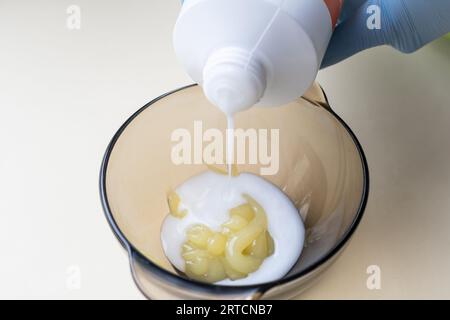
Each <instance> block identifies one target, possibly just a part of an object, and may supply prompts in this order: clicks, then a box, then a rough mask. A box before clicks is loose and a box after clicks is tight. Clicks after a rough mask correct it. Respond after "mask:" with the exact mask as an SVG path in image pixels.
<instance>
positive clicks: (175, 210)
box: [167, 191, 187, 219]
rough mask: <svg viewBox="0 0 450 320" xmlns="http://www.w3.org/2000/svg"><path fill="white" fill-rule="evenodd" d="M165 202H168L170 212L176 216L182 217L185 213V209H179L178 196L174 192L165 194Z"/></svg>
mask: <svg viewBox="0 0 450 320" xmlns="http://www.w3.org/2000/svg"><path fill="white" fill-rule="evenodd" d="M167 202H168V204H169V210H170V214H171V215H173V216H174V217H176V218H180V219H182V218H184V216H186V214H187V210H180V202H181V200H180V196H179V195H178V194H177V193H176V192H175V191H171V192H169V194H168V196H167Z"/></svg>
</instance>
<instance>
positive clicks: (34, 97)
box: [0, 0, 450, 299]
mask: <svg viewBox="0 0 450 320" xmlns="http://www.w3.org/2000/svg"><path fill="white" fill-rule="evenodd" d="M70 4H77V5H79V6H80V7H81V9H82V29H81V30H79V31H69V30H68V29H67V28H66V17H67V14H66V9H67V7H68V6H69V5H70ZM178 10H179V3H178V1H177V0H170V1H169V0H152V1H149V0H141V1H137V0H133V1H106V0H95V1H92V0H89V1H88V0H75V1H66V0H60V1H56V0H54V1H48V0H47V1H44V0H41V1H12V0H9V1H6V0H1V1H0V121H1V125H0V146H1V153H0V155H1V157H0V195H1V196H0V199H1V200H0V219H1V220H0V221H1V222H0V257H1V259H0V298H111V299H133V298H137V299H140V298H142V296H141V295H140V293H139V292H138V290H137V289H136V288H135V286H134V284H133V282H132V280H131V276H130V272H129V270H128V260H127V257H126V255H125V253H124V251H123V250H122V248H121V247H120V245H119V244H118V242H117V241H116V239H115V237H114V235H113V233H112V232H111V231H110V229H109V226H108V225H107V223H106V220H105V218H104V217H103V213H102V210H101V207H100V201H99V196H98V188H97V180H98V172H99V167H100V162H101V159H102V156H103V153H104V150H105V148H106V146H107V144H108V142H109V140H110V138H111V137H112V135H113V134H114V132H115V131H116V129H117V128H118V127H119V126H120V125H121V123H122V122H123V121H124V120H125V119H126V118H127V117H128V116H129V115H130V114H131V113H133V112H134V111H135V110H136V109H137V108H138V107H140V106H142V105H143V104H145V103H146V102H147V101H149V100H151V99H152V98H154V97H156V96H158V95H159V94H161V93H164V92H166V91H169V90H172V89H174V88H177V87H179V86H182V85H184V84H187V83H190V81H189V79H188V78H187V77H186V75H185V74H184V72H183V70H182V68H181V67H180V66H179V65H178V64H177V61H176V59H175V56H174V54H173V50H172V46H171V31H172V27H173V23H174V21H175V19H176V16H177V12H178ZM319 80H320V82H321V83H322V85H323V86H324V88H325V90H326V91H327V94H328V96H329V99H330V101H331V103H332V105H333V107H334V109H335V110H336V111H337V112H338V113H339V114H340V115H341V116H342V117H343V118H344V119H345V120H346V121H347V123H348V124H349V125H350V126H351V127H352V128H353V130H354V131H355V133H356V135H357V136H358V137H359V139H360V141H361V143H362V145H363V147H364V149H365V151H366V154H367V157H368V161H369V165H370V169H371V194H370V200H369V204H368V207H367V211H366V216H365V218H364V220H363V221H362V224H361V226H360V228H359V230H358V231H357V233H356V235H355V237H354V239H353V241H352V243H351V244H350V246H349V247H348V249H347V250H346V251H345V253H344V254H343V256H342V257H341V258H340V259H339V260H338V262H337V263H336V264H335V265H334V266H333V267H332V268H331V269H330V270H329V271H328V272H327V273H326V275H325V276H324V278H323V279H322V280H321V282H320V283H319V284H317V285H316V286H315V287H313V288H312V289H311V290H309V291H308V292H306V293H305V294H304V295H302V296H301V297H300V298H305V299H316V298H344V299H346V298H363V299H366V298H388V299H390V298H447V299H448V298H450V273H449V270H450V249H449V247H450V233H449V230H450V213H449V211H450V196H449V194H450V142H449V137H450V106H449V101H450V41H449V42H446V41H442V40H441V41H438V42H435V43H433V44H432V45H430V46H428V47H426V48H425V49H423V50H421V51H419V52H417V53H415V54H413V55H409V56H405V55H402V54H400V53H397V52H395V51H393V50H391V49H389V48H379V49H375V50H372V51H370V52H365V53H362V54H360V55H358V56H357V57H354V58H353V59H351V60H348V61H346V62H344V63H341V64H339V65H338V66H335V67H332V68H329V69H327V70H325V71H323V72H321V74H320V76H319ZM372 264H376V265H379V266H380V267H381V270H382V289H381V290H379V291H370V290H368V289H367V288H366V279H367V274H366V268H367V267H368V266H369V265H372ZM71 266H76V267H77V268H79V270H80V271H81V287H80V288H79V289H78V290H73V289H70V286H67V281H68V280H70V277H69V278H68V274H70V273H68V271H70V269H69V268H70V267H71Z"/></svg>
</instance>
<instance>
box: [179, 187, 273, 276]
mask: <svg viewBox="0 0 450 320" xmlns="http://www.w3.org/2000/svg"><path fill="white" fill-rule="evenodd" d="M244 198H245V199H246V201H247V202H246V203H245V204H243V205H240V206H238V207H236V208H233V209H231V210H230V219H229V220H228V221H227V222H225V223H224V224H223V225H222V230H221V231H220V232H215V231H212V230H211V229H209V228H208V227H207V226H205V225H201V224H198V225H194V226H192V227H191V228H189V229H188V231H187V233H186V235H187V241H186V242H185V243H184V245H183V247H182V256H183V259H184V261H185V273H186V275H187V276H188V277H190V278H192V279H195V280H198V281H202V282H209V283H214V282H218V281H221V280H224V279H231V280H237V279H242V278H245V277H247V276H248V275H249V274H250V273H252V272H255V271H256V270H258V269H259V267H260V266H261V264H262V263H263V261H264V259H266V258H267V257H269V256H271V255H272V254H273V252H274V242H273V239H272V237H271V235H270V233H269V231H268V230H267V217H266V213H265V211H264V209H263V208H262V207H261V206H260V205H259V204H258V203H257V202H256V201H255V200H254V199H253V198H252V197H250V196H249V195H244Z"/></svg>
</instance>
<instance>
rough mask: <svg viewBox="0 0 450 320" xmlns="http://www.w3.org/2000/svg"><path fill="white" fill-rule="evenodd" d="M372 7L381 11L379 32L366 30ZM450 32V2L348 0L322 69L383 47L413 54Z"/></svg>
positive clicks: (427, 0) (438, 0) (431, 0)
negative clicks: (370, 49) (369, 10)
mask: <svg viewBox="0 0 450 320" xmlns="http://www.w3.org/2000/svg"><path fill="white" fill-rule="evenodd" d="M372 5H376V6H378V7H379V8H380V16H381V26H380V27H381V28H380V29H373V30H371V29H369V28H368V27H367V21H368V19H369V18H370V17H371V14H373V12H372V11H371V12H370V13H368V8H370V6H372ZM448 32H450V0H346V1H345V2H344V8H343V12H342V15H341V19H340V22H339V24H338V26H337V27H336V30H335V32H334V34H333V37H332V39H331V43H330V45H329V47H328V51H327V53H326V55H325V58H324V60H323V62H322V68H324V67H327V66H330V65H333V64H335V63H338V62H340V61H342V60H344V59H346V58H348V57H350V56H352V55H354V54H356V53H358V52H360V51H362V50H365V49H369V48H372V47H376V46H380V45H390V46H392V47H394V48H396V49H398V50H400V51H402V52H405V53H410V52H414V51H416V50H418V49H420V48H421V47H423V46H424V45H426V44H427V43H429V42H431V41H433V40H435V39H437V38H439V37H441V36H443V35H445V34H446V33H448Z"/></svg>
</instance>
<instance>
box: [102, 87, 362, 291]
mask: <svg viewBox="0 0 450 320" xmlns="http://www.w3.org/2000/svg"><path fill="white" fill-rule="evenodd" d="M195 86H197V84H191V85H187V86H184V87H181V88H178V89H175V90H173V91H170V92H168V93H165V94H163V95H161V96H159V97H157V98H155V99H153V100H152V101H150V102H148V103H147V104H145V105H144V106H143V107H142V108H140V109H139V110H138V111H136V112H135V113H134V114H133V115H132V116H131V117H129V118H128V119H127V121H125V123H124V124H123V125H122V126H121V127H120V128H119V130H118V131H117V132H116V133H115V135H114V136H113V138H112V140H111V142H110V143H109V145H108V147H107V149H106V152H105V155H104V158H103V161H102V164H101V169H100V181H99V182H100V199H101V203H102V207H103V211H104V214H105V216H106V219H107V220H108V223H109V225H110V227H111V229H112V230H113V232H114V234H115V235H116V237H117V239H118V240H119V242H120V243H121V244H122V246H123V247H124V248H125V249H126V250H127V251H128V253H129V256H130V259H133V258H137V259H138V260H139V261H140V262H141V263H144V264H145V265H146V267H147V268H149V270H150V271H151V272H152V273H154V274H156V275H158V276H160V277H162V278H164V279H165V280H166V281H168V282H170V283H172V284H173V285H174V286H179V287H184V288H187V289H189V290H196V291H200V292H208V293H215V294H219V295H227V294H236V293H242V292H255V293H260V294H263V293H264V292H266V291H268V290H270V289H271V288H274V287H277V286H280V285H283V284H286V283H288V282H291V281H294V280H296V279H299V278H302V277H304V276H307V275H308V274H310V273H312V272H313V271H314V270H316V269H318V268H319V267H321V266H322V265H325V263H326V262H327V261H328V260H330V259H332V258H333V257H334V256H335V255H336V254H338V253H339V252H340V251H341V249H343V248H344V247H345V245H346V244H347V243H348V241H349V240H350V238H351V237H352V236H353V234H354V232H355V230H356V229H357V227H358V225H359V223H360V222H361V219H362V217H363V215H364V211H365V208H366V205H367V201H368V197H369V181H370V180H369V166H368V163H367V159H366V156H365V154H364V151H363V148H362V146H361V144H360V142H359V141H358V139H357V138H356V135H355V134H354V133H353V131H352V130H351V129H350V127H349V126H348V125H347V124H346V123H345V122H344V121H343V120H342V118H341V117H340V116H339V115H337V114H336V113H335V112H334V111H333V110H332V109H330V108H326V110H327V111H328V112H330V113H331V114H332V115H333V116H334V117H335V118H336V119H338V120H339V122H340V123H341V124H342V125H343V126H344V128H345V129H346V130H347V132H348V133H349V134H350V136H351V138H352V140H353V142H354V144H355V146H356V148H357V149H358V152H359V155H360V158H361V163H362V166H363V183H364V185H363V194H362V198H361V202H360V205H359V208H358V210H357V214H356V216H355V218H354V220H353V222H352V224H351V226H350V227H349V229H348V230H347V232H346V233H345V235H344V236H343V237H342V239H341V240H340V241H339V243H337V244H336V245H335V247H334V248H333V249H332V250H330V251H329V252H328V253H327V254H326V255H324V256H323V257H322V258H321V259H319V260H318V261H317V262H315V263H314V264H312V265H311V266H309V267H308V268H306V269H305V270H303V271H302V272H300V273H298V274H294V275H290V276H288V277H285V278H282V279H280V280H276V281H272V282H267V283H262V284H254V285H245V286H224V285H217V284H208V283H203V282H199V281H194V280H189V279H186V278H182V277H180V276H178V275H176V274H174V273H172V272H170V271H167V270H165V269H163V268H161V267H159V266H158V265H156V264H155V263H153V262H152V261H150V260H149V259H147V258H146V257H145V256H144V255H143V254H142V253H141V252H139V250H137V249H136V248H135V247H134V246H133V245H132V244H131V243H130V242H129V241H128V239H127V238H126V237H125V235H124V234H123V233H122V231H121V230H120V228H119V226H118V225H117V223H116V221H115V219H114V217H113V214H112V211H111V208H110V206H109V202H108V196H107V192H106V175H107V170H108V162H109V159H110V156H111V154H112V151H113V149H114V146H115V144H116V143H117V141H118V140H119V138H120V136H121V135H122V133H123V132H124V131H125V129H126V128H127V127H128V125H130V123H131V122H132V121H133V120H134V119H135V118H137V117H138V116H139V115H140V114H141V113H142V112H143V111H145V110H146V109H147V108H149V107H151V106H152V105H153V104H155V103H156V102H158V101H159V100H161V99H164V98H165V97H167V96H169V95H172V94H174V93H177V92H179V91H182V90H185V89H189V88H191V87H195ZM322 92H323V94H324V96H325V99H326V101H327V102H328V98H327V96H326V94H325V92H324V91H323V89H322ZM130 263H132V261H130ZM138 287H139V286H138ZM139 289H140V290H141V291H142V289H141V288H139ZM142 293H143V294H144V295H147V294H146V293H145V292H142Z"/></svg>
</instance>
